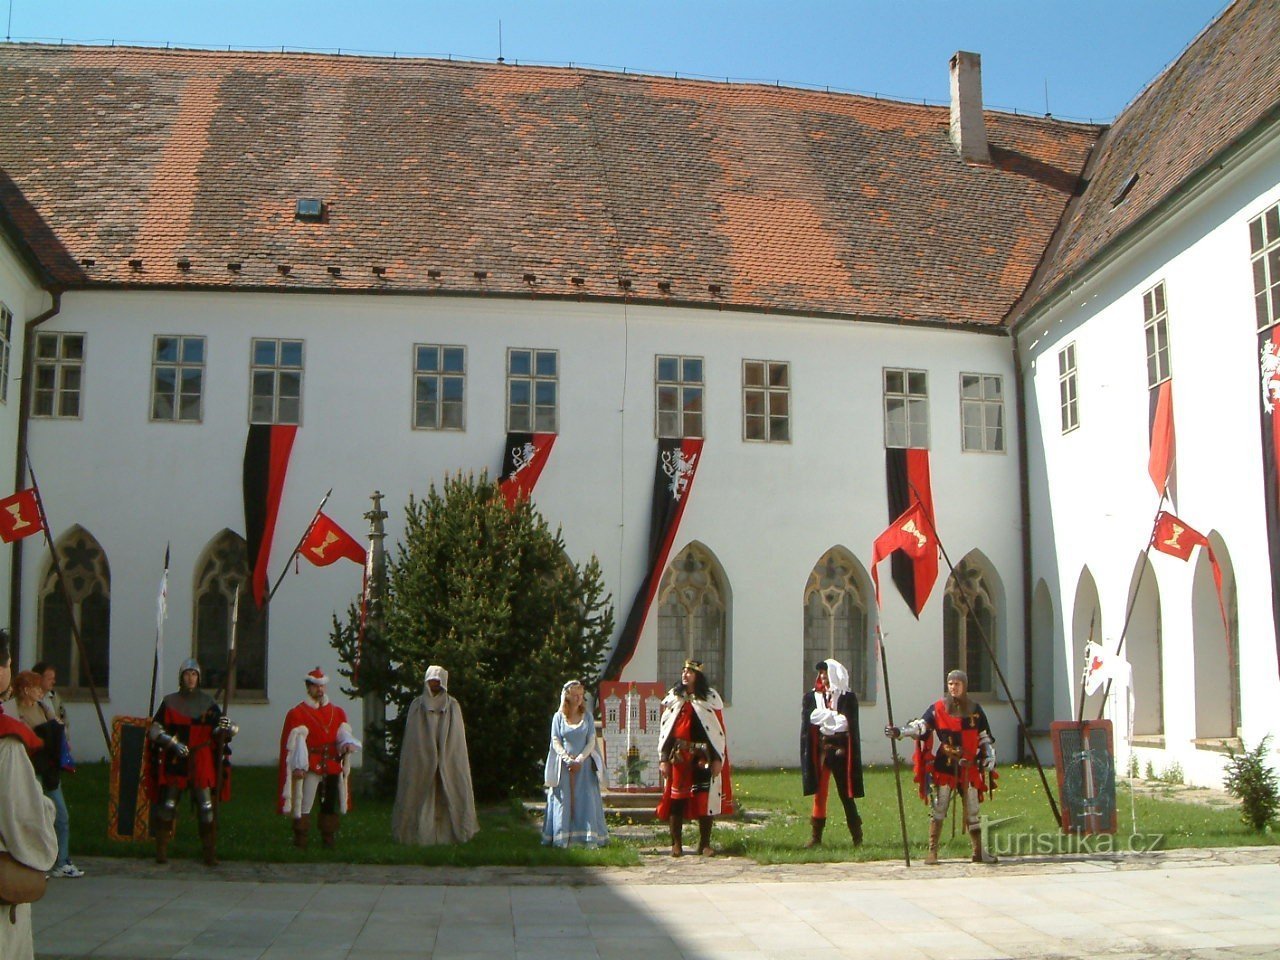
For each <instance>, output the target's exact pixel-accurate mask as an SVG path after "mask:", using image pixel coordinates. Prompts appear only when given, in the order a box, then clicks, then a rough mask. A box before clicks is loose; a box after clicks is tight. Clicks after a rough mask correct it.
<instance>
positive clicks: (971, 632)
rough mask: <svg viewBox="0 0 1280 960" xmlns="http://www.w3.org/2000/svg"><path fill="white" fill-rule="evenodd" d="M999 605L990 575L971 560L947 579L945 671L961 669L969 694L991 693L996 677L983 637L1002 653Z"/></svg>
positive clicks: (943, 650) (944, 618) (962, 564)
mask: <svg viewBox="0 0 1280 960" xmlns="http://www.w3.org/2000/svg"><path fill="white" fill-rule="evenodd" d="M995 610H996V608H995V603H994V602H993V600H992V593H991V585H990V584H989V583H988V582H987V577H986V574H984V573H983V572H982V570H981V569H979V568H978V567H977V566H976V565H975V564H974V563H972V562H971V561H969V560H968V559H965V560H962V561H960V564H959V566H957V567H956V572H955V573H954V574H953V575H952V576H950V577H948V578H947V590H946V595H945V599H944V603H943V613H942V659H943V671H944V672H946V671H948V670H954V669H956V668H957V667H959V668H960V669H961V670H963V671H964V672H965V673H967V674H968V675H969V690H970V691H971V692H973V693H991V692H993V691H994V690H995V675H994V671H993V670H992V665H991V658H990V657H989V656H988V655H987V647H986V644H984V643H983V642H982V635H983V634H986V638H987V641H988V642H989V643H990V644H991V649H993V650H998V649H999V647H998V646H997V639H998V638H997V635H996V612H995Z"/></svg>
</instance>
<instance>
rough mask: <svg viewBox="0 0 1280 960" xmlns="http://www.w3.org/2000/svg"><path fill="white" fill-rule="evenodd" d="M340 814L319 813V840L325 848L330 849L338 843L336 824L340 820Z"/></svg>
mask: <svg viewBox="0 0 1280 960" xmlns="http://www.w3.org/2000/svg"><path fill="white" fill-rule="evenodd" d="M339 816H340V814H337V813H322V814H320V841H321V842H322V843H323V844H324V847H325V849H326V850H332V849H333V848H334V847H335V846H337V843H338V824H339V823H340V822H341V821H340V820H339V819H338V818H339Z"/></svg>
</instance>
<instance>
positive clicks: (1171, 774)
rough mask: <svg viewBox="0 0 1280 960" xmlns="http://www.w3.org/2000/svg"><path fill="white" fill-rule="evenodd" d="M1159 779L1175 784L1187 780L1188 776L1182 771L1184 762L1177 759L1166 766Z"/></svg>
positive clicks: (1162, 781)
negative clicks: (1181, 762)
mask: <svg viewBox="0 0 1280 960" xmlns="http://www.w3.org/2000/svg"><path fill="white" fill-rule="evenodd" d="M1158 779H1159V780H1160V782H1161V783H1171V784H1173V785H1174V786H1178V785H1180V784H1183V783H1186V782H1187V778H1186V776H1185V775H1184V774H1183V772H1182V764H1180V763H1178V761H1176V760H1175V761H1174V762H1173V763H1171V764H1169V766H1167V767H1165V768H1164V773H1162V774H1160V776H1159V778H1158Z"/></svg>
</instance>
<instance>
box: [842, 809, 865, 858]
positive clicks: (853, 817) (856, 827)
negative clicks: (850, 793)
mask: <svg viewBox="0 0 1280 960" xmlns="http://www.w3.org/2000/svg"><path fill="white" fill-rule="evenodd" d="M841 801H842V802H843V804H844V819H845V822H846V823H848V824H849V836H850V837H852V838H853V845H854V846H855V847H860V846H862V818H861V817H860V816H858V803H857V801H856V800H854V799H853V797H841Z"/></svg>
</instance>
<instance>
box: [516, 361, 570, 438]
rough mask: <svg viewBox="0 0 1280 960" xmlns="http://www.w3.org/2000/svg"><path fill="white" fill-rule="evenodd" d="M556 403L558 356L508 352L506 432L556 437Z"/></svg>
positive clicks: (558, 406) (557, 392) (557, 404)
mask: <svg viewBox="0 0 1280 960" xmlns="http://www.w3.org/2000/svg"><path fill="white" fill-rule="evenodd" d="M559 400H560V354H559V352H558V351H556V350H530V349H524V348H516V347H511V348H509V349H508V350H507V429H508V430H509V431H511V432H512V433H557V432H558V431H559V421H560V414H559V410H560V403H559Z"/></svg>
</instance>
